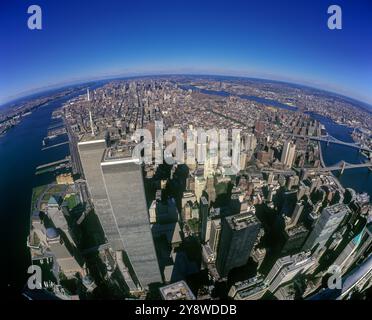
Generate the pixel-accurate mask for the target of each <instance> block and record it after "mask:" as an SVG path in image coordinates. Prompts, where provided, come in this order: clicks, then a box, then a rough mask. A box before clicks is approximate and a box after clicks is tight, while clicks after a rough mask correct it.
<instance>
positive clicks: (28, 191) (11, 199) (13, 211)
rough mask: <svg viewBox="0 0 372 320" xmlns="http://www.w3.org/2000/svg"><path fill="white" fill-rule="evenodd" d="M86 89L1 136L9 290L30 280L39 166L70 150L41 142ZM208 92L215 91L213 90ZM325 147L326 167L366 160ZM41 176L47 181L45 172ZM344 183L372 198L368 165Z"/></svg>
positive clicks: (346, 134)
mask: <svg viewBox="0 0 372 320" xmlns="http://www.w3.org/2000/svg"><path fill="white" fill-rule="evenodd" d="M82 93H83V92H82V91H79V92H75V93H73V94H71V95H69V96H66V97H63V98H59V99H56V100H54V101H52V102H49V103H48V104H46V105H44V106H42V107H39V108H38V109H36V110H35V111H34V112H33V113H32V114H31V115H29V116H27V117H25V118H24V119H23V120H22V121H21V123H19V124H18V125H17V126H15V127H14V128H12V129H11V130H9V131H8V132H7V133H6V135H5V136H3V137H0V164H1V165H0V179H1V180H0V217H1V229H2V230H1V231H2V232H1V234H2V237H3V238H2V239H3V240H2V242H1V243H2V259H1V262H2V265H3V267H5V273H3V277H5V279H7V282H8V283H7V285H8V289H10V290H14V291H17V292H18V291H19V290H20V288H22V286H23V285H25V283H26V279H27V268H28V266H29V264H30V256H29V252H28V249H27V247H26V240H27V235H28V232H29V224H30V218H29V217H30V205H31V196H32V188H33V187H34V186H35V185H36V184H38V183H40V180H39V179H41V178H42V177H37V178H36V176H35V168H36V167H37V166H38V165H40V164H45V163H49V162H52V161H56V160H60V159H62V158H64V157H66V155H68V154H69V148H68V145H62V146H60V147H56V148H52V149H49V150H44V151H42V150H41V148H42V140H43V138H44V137H45V136H46V135H47V132H48V128H50V127H51V126H53V125H55V124H57V122H58V121H60V120H53V119H52V112H53V111H54V110H56V109H57V108H59V107H60V106H61V105H62V104H63V103H64V102H65V101H67V100H69V99H71V98H73V97H75V96H77V95H79V94H82ZM205 93H213V94H215V92H210V91H207V92H205ZM244 98H246V99H249V100H254V101H257V102H264V103H267V104H269V105H272V106H274V107H282V108H285V109H291V110H293V108H292V107H288V106H287V105H285V104H281V103H279V102H275V101H272V100H262V98H259V97H248V96H246V97H244ZM312 116H313V117H314V118H315V119H317V120H319V121H320V122H321V123H323V124H324V125H325V127H326V129H327V131H328V132H329V134H331V135H332V136H334V137H335V138H337V139H340V140H343V141H352V140H351V137H350V129H349V128H347V127H344V126H340V125H338V124H335V123H334V122H332V121H330V120H329V119H327V118H324V117H321V116H319V115H312ZM322 150H323V157H324V161H325V163H326V165H332V164H334V163H337V162H339V161H340V160H346V161H347V162H350V163H360V162H363V161H364V160H365V158H364V157H363V156H362V155H361V154H360V153H359V152H358V150H355V149H352V148H349V147H345V146H341V145H336V144H330V145H329V146H326V144H322ZM42 179H45V176H44V178H42ZM340 181H341V183H342V184H343V185H344V186H345V187H351V188H353V189H355V190H356V191H358V192H368V193H369V194H370V195H371V196H372V172H370V171H369V170H368V169H366V168H364V169H351V170H345V172H344V174H343V175H342V176H341V177H340ZM43 182H44V183H45V181H43ZM4 251H5V252H4ZM4 253H5V254H4Z"/></svg>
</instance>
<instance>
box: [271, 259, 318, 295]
mask: <svg viewBox="0 0 372 320" xmlns="http://www.w3.org/2000/svg"><path fill="white" fill-rule="evenodd" d="M315 261H316V260H315V259H314V258H313V257H311V256H310V254H309V253H308V252H307V253H304V252H300V253H298V254H295V255H293V256H286V257H282V258H280V259H278V260H277V261H276V263H275V264H274V266H273V267H272V268H271V270H270V272H269V273H268V275H267V277H266V278H265V284H267V285H268V286H269V290H270V292H271V293H274V292H275V291H276V290H277V289H278V288H279V287H280V286H281V285H283V284H285V283H287V282H289V281H292V280H293V279H294V278H295V277H296V276H297V275H299V274H301V273H302V274H303V273H306V271H307V270H308V269H309V268H311V267H312V266H313V265H314V263H315Z"/></svg>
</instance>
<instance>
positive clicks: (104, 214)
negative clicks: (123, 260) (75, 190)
mask: <svg viewBox="0 0 372 320" xmlns="http://www.w3.org/2000/svg"><path fill="white" fill-rule="evenodd" d="M105 148H106V140H105V139H99V138H92V139H90V138H89V136H88V137H87V139H85V140H84V141H82V142H79V143H78V149H79V155H80V160H81V164H82V166H83V171H84V176H85V180H86V182H87V185H88V190H89V193H90V197H91V200H92V203H93V206H94V210H95V213H96V214H97V216H98V219H99V221H100V223H101V226H102V228H103V231H104V232H105V236H106V238H107V240H108V241H109V242H110V245H111V247H112V249H113V250H124V246H123V243H122V241H121V239H120V235H119V231H118V228H117V226H116V223H115V219H114V215H113V212H112V208H111V205H110V202H109V199H108V197H107V193H106V189H105V184H104V181H103V176H102V172H101V167H100V164H101V160H102V157H103V153H104V150H105Z"/></svg>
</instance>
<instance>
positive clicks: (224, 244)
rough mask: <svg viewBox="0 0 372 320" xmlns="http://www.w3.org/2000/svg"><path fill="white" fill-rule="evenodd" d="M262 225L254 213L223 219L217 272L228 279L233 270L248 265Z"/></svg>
mask: <svg viewBox="0 0 372 320" xmlns="http://www.w3.org/2000/svg"><path fill="white" fill-rule="evenodd" d="M260 226H261V223H260V222H259V220H258V219H257V218H256V215H255V214H254V213H253V212H244V213H239V214H237V215H234V216H229V217H227V218H224V219H222V228H221V240H220V245H219V249H218V255H217V270H218V272H219V273H220V276H221V277H226V276H227V275H228V273H229V272H230V270H231V269H233V268H236V267H240V266H243V265H244V264H246V263H247V261H248V258H249V255H250V253H251V251H252V248H253V246H254V243H255V241H256V238H257V235H258V233H259V231H260Z"/></svg>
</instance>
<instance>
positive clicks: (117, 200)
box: [101, 146, 162, 288]
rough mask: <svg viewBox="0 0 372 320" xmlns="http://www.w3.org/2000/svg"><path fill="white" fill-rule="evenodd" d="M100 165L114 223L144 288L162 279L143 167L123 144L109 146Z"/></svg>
mask: <svg viewBox="0 0 372 320" xmlns="http://www.w3.org/2000/svg"><path fill="white" fill-rule="evenodd" d="M101 167H102V174H103V178H104V179H103V180H104V184H105V189H106V192H107V195H108V199H109V201H110V204H111V207H112V212H113V215H114V219H115V225H116V228H117V230H118V232H119V234H120V239H121V241H122V243H123V247H124V250H125V252H126V254H127V256H128V259H129V262H130V264H131V265H132V267H133V269H134V272H135V275H136V277H137V279H138V281H139V282H140V284H141V286H142V287H143V288H147V287H148V285H149V284H151V283H158V282H161V281H162V280H161V275H160V270H159V265H158V260H157V257H156V252H155V246H154V241H153V238H152V234H151V229H150V223H149V217H148V212H147V204H146V198H145V189H144V185H143V178H142V168H141V166H140V165H138V164H137V163H136V160H134V159H132V156H131V149H130V148H127V146H124V147H121V148H120V149H119V148H118V149H107V150H106V152H105V154H104V158H103V161H102V163H101Z"/></svg>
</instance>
